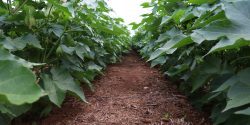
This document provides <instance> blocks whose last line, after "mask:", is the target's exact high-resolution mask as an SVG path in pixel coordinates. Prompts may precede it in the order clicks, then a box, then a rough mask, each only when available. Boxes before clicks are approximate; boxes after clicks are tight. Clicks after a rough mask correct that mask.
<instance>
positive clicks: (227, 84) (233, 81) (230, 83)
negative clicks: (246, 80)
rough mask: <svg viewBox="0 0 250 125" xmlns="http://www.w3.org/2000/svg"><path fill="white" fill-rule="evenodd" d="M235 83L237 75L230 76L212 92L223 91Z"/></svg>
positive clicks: (237, 81) (237, 80)
mask: <svg viewBox="0 0 250 125" xmlns="http://www.w3.org/2000/svg"><path fill="white" fill-rule="evenodd" d="M236 83H239V79H238V77H237V76H232V77H231V78H229V79H228V80H227V81H225V82H224V83H223V84H222V85H221V86H220V87H218V88H217V89H216V90H214V91H213V92H221V91H224V90H226V89H228V88H230V87H231V86H233V85H235V84H236Z"/></svg>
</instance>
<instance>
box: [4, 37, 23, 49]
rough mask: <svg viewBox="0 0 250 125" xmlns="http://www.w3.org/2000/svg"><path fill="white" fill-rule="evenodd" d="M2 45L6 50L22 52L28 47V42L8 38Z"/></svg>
mask: <svg viewBox="0 0 250 125" xmlns="http://www.w3.org/2000/svg"><path fill="white" fill-rule="evenodd" d="M0 44H2V45H3V47H4V48H6V49H8V50H11V51H17V50H22V49H24V48H25V46H26V42H24V41H23V40H21V38H20V37H19V38H16V39H12V38H10V37H6V38H5V39H4V40H3V41H2V42H0Z"/></svg>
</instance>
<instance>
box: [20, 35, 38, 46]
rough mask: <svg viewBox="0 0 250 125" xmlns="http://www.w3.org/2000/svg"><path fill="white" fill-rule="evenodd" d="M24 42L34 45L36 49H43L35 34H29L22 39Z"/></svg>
mask: <svg viewBox="0 0 250 125" xmlns="http://www.w3.org/2000/svg"><path fill="white" fill-rule="evenodd" d="M22 40H23V41H24V42H26V44H29V45H32V46H34V47H36V48H39V49H42V46H41V44H40V41H39V40H38V39H37V37H36V36H35V35H33V34H27V35H25V36H23V37H22Z"/></svg>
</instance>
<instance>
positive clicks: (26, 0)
mask: <svg viewBox="0 0 250 125" xmlns="http://www.w3.org/2000/svg"><path fill="white" fill-rule="evenodd" d="M26 2H28V0H25V1H24V2H23V3H22V4H21V5H20V6H18V7H17V8H15V9H14V10H13V12H12V13H13V14H15V13H16V12H18V11H19V10H20V9H21V8H22V7H23V6H24V5H25V3H26Z"/></svg>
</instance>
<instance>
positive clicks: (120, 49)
mask: <svg viewBox="0 0 250 125" xmlns="http://www.w3.org/2000/svg"><path fill="white" fill-rule="evenodd" d="M110 11H111V9H110V8H109V7H108V6H107V4H106V3H105V1H104V0H91V1H85V0H71V1H69V0H68V1H67V0H66V1H65V0H63V1H61V0H7V2H3V1H0V70H1V73H0V124H1V125H2V124H10V121H11V120H12V119H14V118H16V117H18V116H21V115H23V114H25V113H26V112H29V113H32V112H35V113H36V115H37V116H44V115H46V114H48V112H49V111H50V110H51V106H52V105H55V106H58V107H60V106H61V105H62V103H63V101H64V99H65V97H66V94H71V95H75V96H76V97H78V98H79V99H81V100H82V101H85V102H87V101H86V99H85V96H84V93H83V91H82V90H81V87H80V84H86V85H88V86H89V87H90V89H91V90H94V88H93V86H92V84H91V81H92V80H93V79H94V77H95V76H96V75H98V74H102V73H101V72H102V70H103V69H105V67H106V64H108V63H114V62H116V61H119V60H120V56H121V54H122V53H124V52H126V51H127V50H129V49H130V42H129V41H130V37H129V31H128V30H127V28H126V26H124V25H123V24H122V20H121V19H119V18H112V17H110V16H109V12H110ZM36 111H39V112H36Z"/></svg>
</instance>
